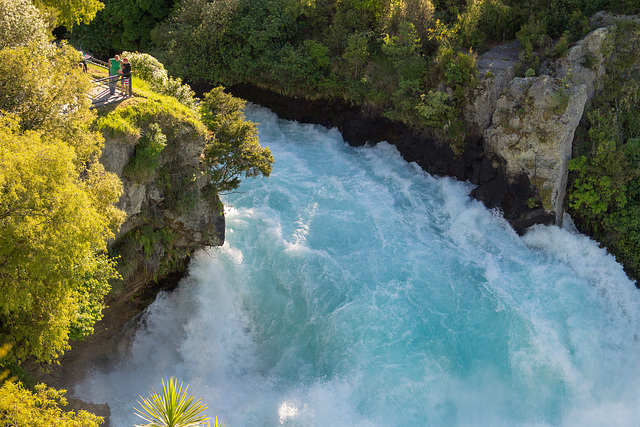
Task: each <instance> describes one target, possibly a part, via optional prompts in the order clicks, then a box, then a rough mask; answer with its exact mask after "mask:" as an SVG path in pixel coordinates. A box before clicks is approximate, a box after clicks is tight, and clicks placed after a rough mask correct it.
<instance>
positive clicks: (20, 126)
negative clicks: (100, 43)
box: [0, 45, 123, 361]
mask: <svg viewBox="0 0 640 427" xmlns="http://www.w3.org/2000/svg"><path fill="white" fill-rule="evenodd" d="M78 55H79V54H78V52H77V51H74V50H72V49H70V48H69V47H67V46H64V45H63V46H62V47H60V48H51V49H50V50H48V51H47V50H45V51H42V50H40V49H38V48H36V47H33V46H32V47H15V48H6V49H3V50H1V51H0V140H2V147H1V148H0V190H1V191H0V264H1V265H2V269H0V294H1V295H2V298H0V342H10V343H13V344H14V346H13V351H12V352H11V357H12V358H13V359H14V360H18V361H20V360H24V359H25V358H27V357H30V356H32V357H35V358H36V359H37V360H40V361H51V360H52V359H53V358H55V357H56V356H58V355H59V354H60V353H61V352H63V351H64V350H65V349H66V348H67V345H68V344H67V343H68V340H69V338H70V337H81V336H84V335H87V334H88V333H90V332H92V330H93V324H94V323H95V322H96V320H98V319H99V318H100V317H101V311H102V308H103V299H104V296H105V295H106V293H107V291H108V290H109V279H111V278H113V277H115V276H116V272H115V268H114V266H113V262H112V261H110V260H109V259H108V257H107V255H106V241H107V239H109V238H111V237H112V236H113V230H114V229H115V228H116V227H117V226H119V224H120V223H121V222H122V220H123V213H122V212H121V211H119V210H118V209H116V208H115V207H114V203H115V202H116V201H117V200H118V198H119V197H120V193H121V191H122V190H121V184H120V181H119V179H118V178H117V177H116V176H115V175H113V174H110V173H107V172H105V170H104V168H103V167H102V165H101V164H100V163H99V162H98V156H99V154H100V150H101V144H102V137H101V136H100V135H99V134H98V133H95V132H92V131H91V130H90V129H89V126H90V124H91V122H92V121H93V119H94V117H95V116H94V114H93V113H92V112H91V111H90V110H89V101H88V97H87V90H88V87H89V86H88V85H89V83H88V80H87V79H88V78H87V77H86V76H84V74H83V73H81V72H80V71H79V70H78V68H77V67H76V66H75V64H76V63H77V59H78Z"/></svg>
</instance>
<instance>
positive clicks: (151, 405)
mask: <svg viewBox="0 0 640 427" xmlns="http://www.w3.org/2000/svg"><path fill="white" fill-rule="evenodd" d="M182 386H183V384H182V383H180V384H179V385H178V381H177V380H176V379H175V378H174V377H171V379H169V382H168V384H165V382H164V380H162V394H160V393H158V392H156V391H155V390H154V391H153V392H152V393H151V396H150V398H149V399H146V398H144V397H142V396H140V399H142V402H140V401H138V405H140V409H139V408H134V410H135V411H136V415H137V416H139V417H140V418H142V419H143V420H145V421H146V422H147V423H146V424H136V427H198V426H204V425H206V424H205V423H206V422H207V421H208V420H209V418H208V417H206V416H204V415H202V413H203V412H204V411H206V410H207V406H206V405H203V404H202V401H201V400H200V399H198V400H196V401H194V397H193V396H188V395H187V391H188V390H189V386H187V387H186V388H185V389H184V391H183V390H182ZM207 424H208V423H207ZM216 426H218V419H217V418H216V420H215V424H214V427H216Z"/></svg>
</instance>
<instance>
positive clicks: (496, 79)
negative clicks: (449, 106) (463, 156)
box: [462, 41, 519, 134]
mask: <svg viewBox="0 0 640 427" xmlns="http://www.w3.org/2000/svg"><path fill="white" fill-rule="evenodd" d="M518 46H519V42H517V41H516V42H512V43H509V44H505V45H501V46H496V47H494V48H493V49H491V50H489V51H487V52H485V53H483V54H482V55H479V56H478V62H477V67H478V72H477V76H478V79H479V82H478V86H477V87H476V88H475V89H474V90H473V93H472V94H471V100H470V101H469V102H468V103H467V104H466V105H465V106H464V108H463V110H462V113H463V115H464V118H465V121H466V122H467V123H468V124H470V125H471V127H472V128H473V129H472V131H474V132H475V133H478V134H481V133H482V131H484V130H485V129H486V128H488V127H489V125H490V124H491V117H492V115H493V112H494V111H495V108H496V103H497V102H498V99H499V98H500V94H501V93H502V91H503V90H504V88H505V87H507V85H508V84H509V82H511V80H513V78H514V76H515V71H514V70H515V64H516V62H517V61H518Z"/></svg>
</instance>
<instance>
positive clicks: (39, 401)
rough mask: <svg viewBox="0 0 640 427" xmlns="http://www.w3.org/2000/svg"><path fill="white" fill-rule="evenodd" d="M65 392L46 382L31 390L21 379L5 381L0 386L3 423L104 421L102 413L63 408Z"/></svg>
mask: <svg viewBox="0 0 640 427" xmlns="http://www.w3.org/2000/svg"><path fill="white" fill-rule="evenodd" d="M65 392H66V390H55V389H53V388H48V387H47V386H46V385H45V384H38V385H37V386H36V388H35V391H30V390H27V389H25V388H24V386H23V385H22V383H19V382H12V381H5V383H4V384H3V385H2V387H0V426H2V427H5V426H6V427H13V426H30V427H50V426H56V427H97V426H99V425H100V424H102V423H103V418H102V417H99V416H97V415H94V414H92V413H90V412H87V411H82V410H81V411H78V412H77V413H75V412H66V411H63V410H62V409H61V407H63V406H65V405H66V404H67V402H66V399H65V398H64V394H65Z"/></svg>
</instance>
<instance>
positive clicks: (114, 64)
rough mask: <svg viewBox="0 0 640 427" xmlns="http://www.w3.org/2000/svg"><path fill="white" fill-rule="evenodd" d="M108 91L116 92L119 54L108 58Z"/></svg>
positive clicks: (118, 74) (118, 78) (118, 75)
mask: <svg viewBox="0 0 640 427" xmlns="http://www.w3.org/2000/svg"><path fill="white" fill-rule="evenodd" d="M109 77H110V78H109V93H111V95H113V94H114V93H116V87H117V86H118V80H120V56H119V55H115V56H114V57H113V58H110V59H109Z"/></svg>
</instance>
